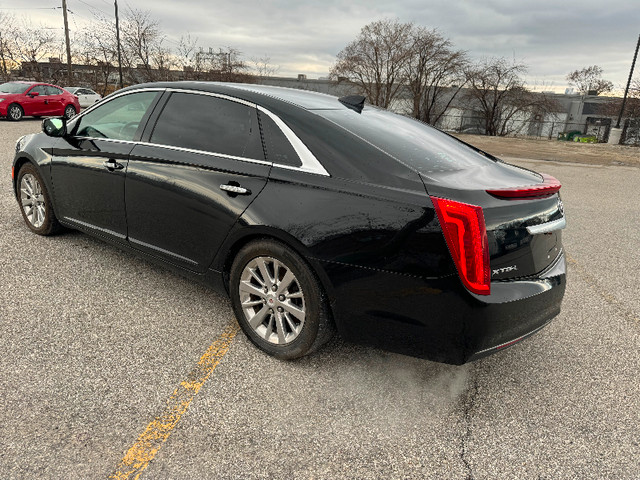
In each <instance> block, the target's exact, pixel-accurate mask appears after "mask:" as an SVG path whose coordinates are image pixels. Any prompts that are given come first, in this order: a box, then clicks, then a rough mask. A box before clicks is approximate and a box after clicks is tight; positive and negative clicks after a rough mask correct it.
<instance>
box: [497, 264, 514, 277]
mask: <svg viewBox="0 0 640 480" xmlns="http://www.w3.org/2000/svg"><path fill="white" fill-rule="evenodd" d="M517 270H518V266H517V265H511V266H510V267H504V268H494V269H493V273H492V274H491V276H494V275H500V274H501V273H507V272H515V271H517Z"/></svg>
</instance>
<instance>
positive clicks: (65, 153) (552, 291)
mask: <svg viewBox="0 0 640 480" xmlns="http://www.w3.org/2000/svg"><path fill="white" fill-rule="evenodd" d="M43 130H44V132H43V133H40V134H34V135H28V136H25V137H22V138H21V139H20V140H19V141H18V143H17V146H16V154H15V159H14V162H13V170H12V177H13V185H14V191H15V195H16V198H17V201H18V204H19V207H20V210H21V212H22V215H23V217H24V220H25V222H26V225H27V226H28V227H29V228H30V229H31V230H32V231H33V232H35V233H37V234H40V235H50V234H53V233H56V232H58V231H60V230H61V229H63V227H66V228H71V229H77V230H80V231H83V232H86V233H88V234H91V235H94V236H96V237H100V238H102V239H104V240H106V241H109V242H111V243H113V244H115V245H117V246H119V247H121V248H122V249H124V250H130V251H132V252H136V253H138V254H141V255H143V256H145V257H147V258H149V259H151V260H153V261H158V262H161V263H163V264H165V265H167V266H168V267H170V268H172V269H174V270H176V271H178V272H180V273H182V274H184V275H187V276H190V277H192V278H194V279H198V280H200V281H202V282H204V283H206V284H208V285H211V286H212V287H214V288H216V289H218V290H220V291H222V292H226V293H228V294H229V296H230V298H231V303H232V305H233V309H234V311H235V314H236V317H237V319H238V322H239V324H240V326H241V327H242V329H243V330H244V332H245V333H246V335H247V336H248V338H249V339H250V340H251V341H252V342H253V343H254V344H255V345H256V346H257V347H259V348H260V349H262V350H264V351H265V352H267V353H269V354H271V355H273V356H275V357H277V358H281V359H292V358H296V357H300V356H302V355H305V354H308V353H310V352H312V351H314V350H316V349H317V348H318V347H320V346H321V345H322V344H323V343H325V342H326V341H327V340H328V339H329V338H330V337H331V335H332V334H333V333H334V331H335V330H336V329H337V331H338V332H339V333H340V335H341V336H342V337H343V338H345V339H347V340H349V341H354V342H359V343H365V344H370V345H375V346H378V347H381V348H383V349H387V350H390V351H395V352H400V353H404V354H409V355H414V356H419V357H422V358H427V359H431V360H435V361H440V362H448V363H454V364H462V363H465V362H468V361H471V360H475V359H477V358H480V357H482V356H485V355H487V354H490V353H492V352H496V351H498V350H501V349H503V348H505V347H508V346H510V345H512V344H514V343H516V342H518V341H519V340H522V339H523V338H525V337H527V336H529V335H531V334H533V333H535V332H537V331H538V330H540V329H541V328H542V327H544V326H545V325H546V324H547V323H548V322H549V321H550V320H551V319H552V318H553V317H555V316H556V315H557V314H558V313H559V312H560V305H561V301H562V298H563V295H564V291H565V279H566V276H565V269H566V267H565V256H564V253H563V249H562V242H561V230H562V228H564V226H565V216H564V210H563V205H562V201H561V199H560V195H559V190H560V183H559V182H558V181H557V180H556V179H555V178H553V177H550V176H548V175H542V174H538V173H535V172H532V171H529V170H526V169H523V168H519V167H516V166H513V165H509V164H507V163H505V162H503V161H501V160H499V159H498V158H495V157H493V156H491V155H489V154H487V153H484V152H482V151H480V150H478V149H476V148H474V147H472V146H469V145H467V144H465V143H463V142H461V141H459V140H457V139H455V138H453V137H451V136H449V135H447V134H445V133H442V132H440V131H438V130H436V129H435V128H432V127H430V126H428V125H425V124H423V123H420V122H418V121H416V120H413V119H410V118H407V117H404V116H400V115H397V114H393V113H390V112H388V111H385V110H382V109H379V108H375V107H372V106H369V105H365V99H364V97H359V96H347V97H342V98H336V97H332V96H329V95H323V94H319V93H312V92H305V91H300V90H292V89H285V88H278V87H268V86H258V85H241V84H223V83H200V82H180V83H153V84H144V85H137V86H132V87H128V88H125V89H123V90H120V91H118V92H116V93H114V94H112V95H110V96H109V97H107V98H105V99H104V100H103V101H102V102H100V103H99V104H97V105H96V106H94V107H91V108H89V109H87V110H86V111H84V112H82V113H81V114H80V115H77V116H76V117H74V118H73V119H71V120H69V121H67V120H65V119H63V118H61V119H48V120H45V121H44V122H43Z"/></svg>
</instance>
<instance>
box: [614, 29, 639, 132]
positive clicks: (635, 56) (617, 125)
mask: <svg viewBox="0 0 640 480" xmlns="http://www.w3.org/2000/svg"><path fill="white" fill-rule="evenodd" d="M638 48H640V35H638V43H637V44H636V53H635V54H634V55H633V62H631V71H630V72H629V80H627V88H626V89H625V91H624V97H622V106H621V107H620V114H619V115H618V122H617V123H616V128H620V120H622V114H623V112H624V105H625V103H627V95H628V94H629V86H630V85H631V78H632V77H633V69H634V68H635V66H636V59H637V58H638Z"/></svg>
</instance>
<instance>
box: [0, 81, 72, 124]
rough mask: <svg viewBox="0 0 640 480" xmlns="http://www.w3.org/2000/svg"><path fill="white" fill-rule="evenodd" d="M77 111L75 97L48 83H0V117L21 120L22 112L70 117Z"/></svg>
mask: <svg viewBox="0 0 640 480" xmlns="http://www.w3.org/2000/svg"><path fill="white" fill-rule="evenodd" d="M79 111H80V104H79V103H78V98H77V97H76V96H75V95H73V94H72V93H69V92H67V91H66V90H64V89H62V88H61V87H58V86H56V85H50V84H48V83H34V82H8V83H3V84H2V85H0V117H7V119H9V120H13V121H18V120H22V117H24V116H27V117H29V116H31V117H43V116H65V117H66V118H67V119H69V118H71V117H73V116H74V115H75V114H76V113H78V112H79Z"/></svg>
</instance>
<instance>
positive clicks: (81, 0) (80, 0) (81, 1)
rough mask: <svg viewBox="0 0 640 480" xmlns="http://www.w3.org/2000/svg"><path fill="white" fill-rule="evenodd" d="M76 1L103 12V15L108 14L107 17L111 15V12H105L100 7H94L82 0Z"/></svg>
mask: <svg viewBox="0 0 640 480" xmlns="http://www.w3.org/2000/svg"><path fill="white" fill-rule="evenodd" d="M78 2H80V3H84V4H85V5H86V6H87V7H89V8H90V9H91V8H92V9H94V10H98V11H99V12H101V13H103V14H104V15H107V16H109V17H110V16H111V14H110V13H107V12H105V11H104V10H102V9H101V8H98V7H95V6H93V5H91V4H89V3H87V2H85V1H84V0H78ZM91 13H93V12H91Z"/></svg>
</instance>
